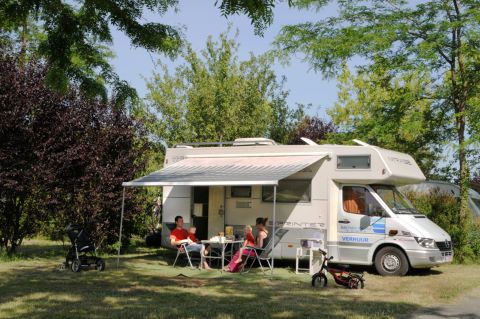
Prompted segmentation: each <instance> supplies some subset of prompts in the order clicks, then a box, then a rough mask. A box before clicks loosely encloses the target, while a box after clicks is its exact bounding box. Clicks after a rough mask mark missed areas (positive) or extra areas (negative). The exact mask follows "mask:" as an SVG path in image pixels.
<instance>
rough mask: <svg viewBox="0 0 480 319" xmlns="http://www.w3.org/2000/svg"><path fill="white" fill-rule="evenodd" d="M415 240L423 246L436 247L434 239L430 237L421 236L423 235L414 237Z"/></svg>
mask: <svg viewBox="0 0 480 319" xmlns="http://www.w3.org/2000/svg"><path fill="white" fill-rule="evenodd" d="M415 240H416V241H417V243H418V244H419V245H420V246H422V247H425V248H436V246H435V240H433V239H431V238H423V237H415Z"/></svg>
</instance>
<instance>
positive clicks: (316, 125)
mask: <svg viewBox="0 0 480 319" xmlns="http://www.w3.org/2000/svg"><path fill="white" fill-rule="evenodd" d="M336 131H337V128H336V127H335V125H334V124H333V123H332V122H327V121H325V120H323V119H321V118H319V117H318V116H308V115H306V116H304V117H303V118H302V119H301V121H299V122H298V123H297V126H296V128H295V129H294V130H293V131H292V133H291V134H290V141H289V144H305V142H303V141H302V140H301V138H302V137H306V138H309V139H311V140H312V141H314V142H317V143H318V142H321V141H325V140H327V139H328V137H329V136H330V135H331V134H332V133H336Z"/></svg>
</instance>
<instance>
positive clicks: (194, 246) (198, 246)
mask: <svg viewBox="0 0 480 319" xmlns="http://www.w3.org/2000/svg"><path fill="white" fill-rule="evenodd" d="M202 248H203V245H202V244H190V245H188V246H186V247H185V249H186V250H187V251H188V252H192V251H194V252H197V253H199V252H201V251H202Z"/></svg>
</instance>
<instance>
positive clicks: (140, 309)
mask: <svg viewBox="0 0 480 319" xmlns="http://www.w3.org/2000/svg"><path fill="white" fill-rule="evenodd" d="M20 254H21V257H19V258H12V259H10V258H7V257H5V256H2V257H1V259H0V318H169V319H172V318H309V317H311V318H313V317H315V318H395V317H406V318H408V317H409V316H410V315H411V314H414V313H418V312H419V311H421V310H422V309H426V308H427V307H435V306H437V305H443V304H445V303H452V302H454V301H455V299H456V298H459V297H461V296H462V295H465V294H468V292H470V291H472V289H474V288H476V287H479V286H480V265H455V264H453V265H445V266H441V267H439V268H435V269H432V270H431V271H429V272H415V273H413V274H410V275H408V276H405V277H381V276H379V275H377V274H375V272H374V271H373V270H372V269H370V268H365V269H364V270H365V271H366V272H365V278H366V281H365V289H363V290H349V289H345V288H344V287H340V286H338V285H336V284H335V283H334V282H333V279H332V278H331V277H329V284H328V287H326V288H323V289H313V288H312V287H311V286H310V276H308V275H306V274H301V275H296V274H295V272H294V269H293V268H292V266H293V264H294V263H293V262H281V263H280V262H276V265H278V266H279V267H278V268H275V271H274V275H273V277H271V276H270V275H263V274H262V272H261V271H260V269H255V270H254V271H252V272H251V273H248V274H243V275H240V274H230V273H223V274H222V273H220V272H219V271H218V270H212V271H199V270H192V269H189V268H187V267H183V265H182V266H181V267H177V268H173V267H172V266H171V264H172V262H173V259H174V257H175V253H174V252H172V251H169V250H166V249H151V248H146V247H142V246H135V247H133V248H132V249H130V250H129V251H128V252H127V253H126V254H124V255H122V256H121V261H120V267H118V268H117V267H116V258H115V256H104V257H105V258H106V260H107V269H106V270H105V271H104V272H97V271H95V270H89V271H82V272H80V273H73V272H71V271H70V270H63V271H61V270H58V268H57V265H58V264H59V263H60V262H62V260H63V256H64V250H63V247H62V245H61V243H59V242H52V241H47V240H42V239H33V240H28V241H27V242H25V243H24V245H23V246H22V247H21V249H20Z"/></svg>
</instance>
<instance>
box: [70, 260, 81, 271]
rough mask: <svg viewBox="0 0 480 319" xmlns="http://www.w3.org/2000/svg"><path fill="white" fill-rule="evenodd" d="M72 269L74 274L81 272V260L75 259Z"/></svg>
mask: <svg viewBox="0 0 480 319" xmlns="http://www.w3.org/2000/svg"><path fill="white" fill-rule="evenodd" d="M70 269H72V271H73V272H79V271H80V269H82V263H81V262H80V259H78V258H77V259H74V260H73V261H72V264H71V265H70Z"/></svg>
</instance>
